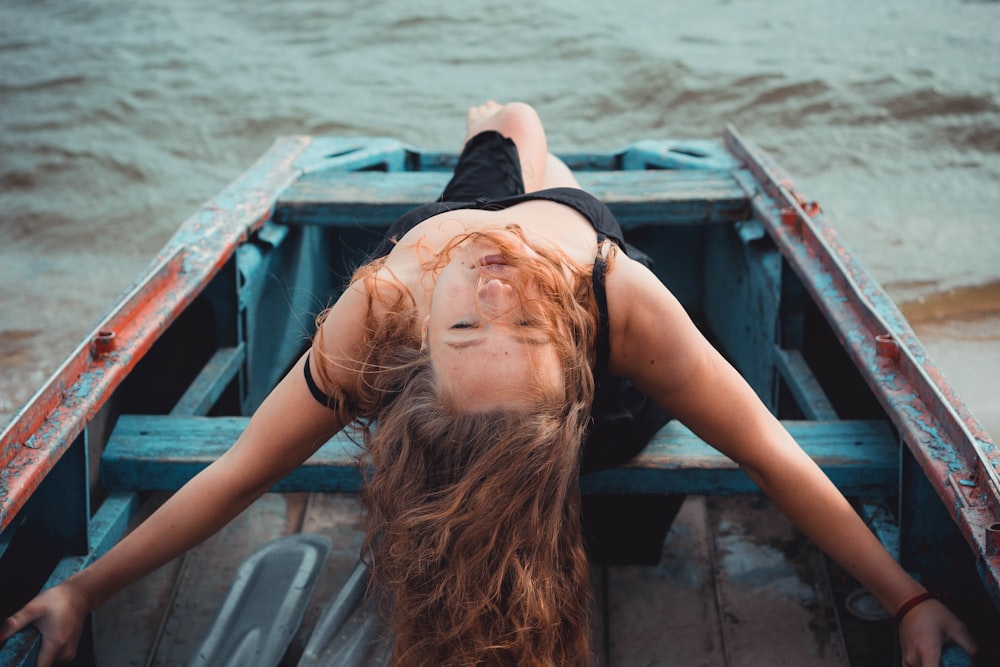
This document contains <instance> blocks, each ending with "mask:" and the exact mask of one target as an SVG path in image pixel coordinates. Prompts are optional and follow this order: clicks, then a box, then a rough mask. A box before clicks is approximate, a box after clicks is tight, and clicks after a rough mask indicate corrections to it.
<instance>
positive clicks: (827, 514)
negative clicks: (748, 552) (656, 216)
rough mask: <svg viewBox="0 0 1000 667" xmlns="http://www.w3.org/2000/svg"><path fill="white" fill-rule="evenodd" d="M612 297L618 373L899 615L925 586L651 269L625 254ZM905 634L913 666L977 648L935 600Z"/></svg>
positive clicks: (918, 611)
mask: <svg viewBox="0 0 1000 667" xmlns="http://www.w3.org/2000/svg"><path fill="white" fill-rule="evenodd" d="M608 302H609V307H610V309H611V310H610V321H611V327H612V328H611V349H612V358H611V370H612V372H613V373H615V374H620V375H623V376H625V377H628V378H630V379H631V380H632V382H633V383H634V384H635V385H636V386H637V387H638V388H639V389H641V390H642V391H644V392H646V394H647V395H649V396H650V397H652V398H653V399H654V400H656V401H657V402H659V403H660V404H661V405H663V407H664V408H665V409H667V410H668V411H669V412H670V413H671V414H673V415H675V416H676V417H677V418H678V419H680V420H681V421H682V422H683V423H684V424H685V425H686V426H688V427H689V428H690V429H691V430H692V431H694V432H695V433H696V434H698V436H699V437H701V438H702V439H703V440H705V441H706V442H708V443H709V444H711V445H713V446H714V447H716V448H717V449H719V450H720V451H721V452H722V453H723V454H725V455H727V456H728V457H730V458H731V459H733V460H734V461H735V462H737V463H738V464H739V465H740V466H741V467H742V468H743V469H744V470H745V471H746V472H747V474H748V475H749V476H750V477H751V478H752V479H753V480H754V482H756V483H757V484H758V485H759V486H760V487H761V489H762V490H763V491H764V492H765V493H767V495H768V496H769V497H770V498H771V499H772V500H773V501H774V503H775V504H776V505H777V506H778V507H779V508H780V509H781V510H782V511H783V512H784V513H785V514H786V515H787V516H788V517H789V518H790V519H791V520H792V522H793V523H795V525H796V526H797V527H798V528H799V529H800V530H802V532H803V533H805V534H806V535H807V536H808V537H809V538H810V539H811V540H812V541H813V542H815V543H816V544H817V545H818V546H819V547H820V548H822V549H823V550H824V551H825V552H826V553H828V554H829V555H830V556H831V557H832V558H833V559H834V560H836V561H837V562H838V563H839V564H840V565H841V566H842V567H844V568H845V569H846V570H847V571H848V572H850V573H851V574H852V575H853V576H854V577H855V578H856V579H857V580H858V581H860V582H861V583H862V584H863V585H864V586H866V587H867V588H868V589H869V590H870V591H871V592H872V594H873V595H875V597H877V598H878V599H879V601H880V602H881V603H882V605H883V606H884V607H885V608H886V609H887V610H889V611H890V612H893V613H895V612H897V610H899V609H900V607H902V606H903V605H904V604H905V603H906V601H907V600H910V599H912V598H913V597H914V596H915V595H918V594H920V593H923V592H924V589H923V587H922V586H921V585H920V584H919V583H917V582H916V581H915V580H914V579H913V578H912V577H910V576H909V575H908V574H907V573H906V572H905V571H904V570H903V569H902V568H901V567H900V566H899V565H898V564H897V563H896V562H895V560H893V558H892V557H891V556H890V555H889V554H888V552H886V550H885V549H884V548H883V547H882V545H881V543H880V542H879V541H878V539H877V538H876V537H875V536H874V535H873V534H872V533H871V531H870V530H868V527H867V526H866V525H865V524H864V522H863V521H862V520H861V518H860V517H859V516H858V515H857V513H856V512H855V511H854V509H853V508H852V507H851V505H850V503H848V501H847V500H846V499H845V498H844V497H843V495H842V494H841V493H840V492H839V490H838V489H837V488H836V487H835V486H834V485H833V483H832V482H830V480H829V479H828V478H827V477H826V475H825V474H824V473H823V472H822V471H821V470H820V468H819V466H817V465H816V463H815V462H813V461H812V459H810V458H809V456H808V455H807V454H806V453H805V452H804V451H803V450H802V449H801V448H800V447H799V446H798V444H797V443H796V442H795V441H794V440H793V439H792V437H791V436H790V435H789V434H788V432H787V431H786V430H785V428H784V427H783V426H782V425H781V423H780V422H779V421H778V420H777V419H776V418H775V417H774V416H773V415H772V414H771V412H770V411H769V410H768V409H767V408H766V406H764V404H763V403H762V402H761V401H760V399H759V398H758V396H757V395H756V393H755V392H754V391H753V389H752V388H751V387H750V386H749V385H748V384H747V383H746V381H745V380H744V379H743V378H742V377H741V376H740V375H739V373H738V372H737V371H736V370H735V369H734V368H733V367H732V366H731V365H730V364H729V363H728V362H727V361H726V360H725V359H724V358H723V357H722V356H721V355H720V354H719V353H718V352H717V351H716V350H715V349H714V348H713V347H712V345H711V344H710V343H709V342H708V341H707V340H706V339H705V338H704V337H703V336H702V335H701V333H700V332H699V331H698V330H697V328H696V327H695V326H694V324H693V323H692V322H691V320H690V318H689V317H688V316H687V314H686V313H685V312H684V309H683V308H682V307H681V305H680V304H679V303H678V302H677V300H676V299H675V298H674V297H673V295H672V294H670V292H669V291H668V290H667V289H666V288H665V287H664V286H663V285H662V284H661V283H660V281H659V280H658V279H657V278H656V277H655V276H654V275H653V274H652V273H651V272H649V271H648V270H647V269H646V268H645V267H643V266H641V265H640V264H638V263H636V262H634V261H632V260H629V259H628V258H626V257H619V259H618V261H617V262H616V264H615V267H614V270H613V271H612V272H611V274H610V275H609V277H608ZM900 640H901V643H902V646H903V655H904V661H905V662H904V664H905V665H907V666H908V667H931V666H933V667H937V666H938V662H939V659H940V653H941V649H942V646H943V644H945V643H947V642H948V641H954V642H956V643H958V644H959V645H961V646H962V647H963V648H965V649H966V650H968V651H970V652H973V651H974V650H975V644H974V641H973V639H972V637H971V636H970V635H969V633H968V631H967V630H966V629H965V627H964V626H963V625H962V623H961V622H960V621H959V620H958V619H957V618H955V617H954V615H952V614H951V612H950V611H948V609H947V608H946V607H944V605H941V604H940V603H938V602H937V601H927V602H924V603H922V604H920V605H918V606H917V607H915V608H914V609H913V610H912V611H911V612H910V613H908V614H907V615H906V617H905V619H904V621H903V623H902V626H901V628H900Z"/></svg>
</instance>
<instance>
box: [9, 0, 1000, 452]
mask: <svg viewBox="0 0 1000 667" xmlns="http://www.w3.org/2000/svg"><path fill="white" fill-rule="evenodd" d="M486 97H493V98H496V99H501V100H510V99H523V100H526V101H530V102H532V103H533V104H535V105H536V106H537V107H538V108H539V110H540V112H541V114H542V116H543V118H544V119H545V120H546V122H547V125H548V127H549V130H550V138H551V144H552V147H553V148H554V149H555V150H587V149H611V148H616V147H618V146H621V145H624V144H626V143H629V142H631V141H633V140H636V139H639V138H644V137H692V136H700V137H704V136H709V135H717V134H718V133H719V131H720V130H721V128H722V127H723V126H724V125H725V124H726V123H733V124H734V125H736V126H737V127H738V129H739V130H740V131H741V132H742V133H743V134H744V135H745V136H747V137H748V138H750V139H752V140H754V141H757V142H758V143H760V144H762V145H764V146H765V147H766V148H767V149H768V150H769V151H771V152H772V154H774V156H775V157H776V158H777V159H778V160H779V162H780V163H781V164H782V165H783V166H784V167H785V168H786V169H787V170H788V171H789V172H790V173H791V174H792V175H793V176H794V177H795V178H796V180H797V183H798V185H799V186H800V188H801V189H802V190H803V191H805V192H806V193H807V194H809V195H810V196H811V197H813V198H815V199H817V200H818V201H819V202H820V203H821V204H822V205H823V207H824V209H825V211H826V212H827V215H828V216H829V217H830V218H832V220H833V222H834V223H835V224H836V226H837V228H838V229H839V230H840V233H841V237H842V238H843V239H844V240H845V241H846V242H847V244H848V245H849V246H850V247H851V248H852V249H853V250H854V251H855V252H856V253H857V254H858V255H859V256H860V258H861V260H862V261H863V262H864V263H865V264H866V265H867V267H868V268H869V270H870V271H871V272H872V273H873V274H874V275H875V277H876V278H877V279H878V280H880V281H881V282H882V283H883V284H884V285H885V286H886V287H887V289H888V290H889V292H890V294H892V295H893V296H894V297H895V298H897V299H898V300H900V301H903V302H906V304H907V305H906V307H905V310H906V311H907V312H908V313H912V314H913V315H914V317H915V319H917V320H919V326H918V327H917V329H918V333H920V334H921V335H922V336H923V337H925V339H926V342H927V343H928V348H929V349H930V352H931V354H932V356H933V357H934V358H935V359H937V361H938V363H939V365H940V366H942V367H943V368H944V370H945V373H946V374H947V375H948V376H949V377H951V378H952V381H953V382H954V384H955V385H956V387H957V388H958V391H959V393H960V394H961V395H963V396H964V397H965V398H966V400H967V401H968V402H969V403H970V405H971V406H972V408H973V411H974V412H976V413H977V414H979V415H980V417H981V418H982V419H983V420H984V422H986V425H987V428H988V430H990V431H991V432H992V433H994V434H997V433H1000V417H998V416H997V406H998V404H1000V398H998V397H997V396H996V393H997V392H996V391H995V390H996V381H995V380H994V378H996V377H998V376H1000V315H998V311H1000V287H998V285H1000V221H998V220H997V217H998V215H997V211H998V210H1000V187H998V185H997V184H998V183H1000V4H998V3H996V2H961V1H960V0H880V1H879V2H877V3H870V2H868V3H863V2H856V1H853V0H848V1H846V2H839V3H834V2H819V1H818V0H814V1H809V2H801V1H799V2H792V1H788V0H776V1H775V0H746V1H743V2H727V1H722V0H715V1H712V0H683V1H672V2H660V1H654V0H619V1H618V2H615V3H613V4H610V5H609V4H608V3H599V2H593V1H587V2H580V3H564V2H531V3H518V2H511V3H504V4H502V5H496V6H482V5H480V3H461V4H460V3H443V2H437V1H435V2H429V1H427V2H418V1H412V0H387V1H384V2H378V3H356V2H349V1H346V0H345V1H342V2H327V1H323V0H299V1H297V2H295V3H273V2H257V1H253V0H248V1H243V0H240V1H236V0H217V1H216V2H213V3H202V2H197V1H195V0H190V1H180V0H177V1H170V2H168V1H166V0H163V1H161V2H155V1H149V2H143V3H133V2H128V1H126V0H106V1H96V2H88V3H64V2H54V1H53V2H5V3H4V4H3V5H2V6H0V204H2V205H0V369H2V370H0V421H2V419H3V418H4V417H5V416H7V415H9V414H10V413H11V412H13V410H14V409H16V407H17V406H18V405H20V404H21V403H22V402H23V401H24V400H26V399H27V398H28V397H29V396H30V395H31V393H32V392H33V391H34V389H35V388H36V387H37V386H39V385H40V384H41V383H42V382H43V381H44V379H45V377H47V376H48V375H49V374H50V373H51V372H52V371H53V370H55V368H56V367H57V366H58V364H59V363H60V360H61V359H62V357H63V356H64V355H65V354H67V353H68V352H69V351H70V350H72V349H73V348H74V347H75V345H76V343H77V341H78V340H79V338H80V337H81V336H82V335H83V334H84V333H85V332H87V331H88V330H89V329H90V327H91V326H92V325H93V323H94V322H95V321H96V320H97V319H98V317H99V316H100V315H101V314H102V313H103V312H104V309H105V308H106V306H107V305H108V304H109V303H111V301H112V299H113V298H114V297H115V296H116V295H117V294H118V293H119V292H120V291H121V290H122V289H123V288H124V287H125V286H126V285H127V284H128V282H129V281H130V280H131V279H132V278H133V277H134V276H135V274H136V273H137V272H138V271H139V270H140V269H142V268H143V267H144V266H145V264H146V262H147V261H148V259H149V258H150V257H151V256H152V255H153V254H154V252H155V251H156V250H157V249H158V248H159V247H160V245H161V244H162V243H163V242H164V241H165V240H166V238H167V237H168V236H169V235H170V234H171V233H172V231H173V230H174V229H175V228H176V226H177V225H178V224H179V223H180V222H181V221H182V220H183V219H184V218H186V217H187V216H188V215H189V214H190V213H192V212H193V211H194V210H195V209H196V208H197V206H198V205H199V204H200V203H201V202H202V201H204V200H205V199H207V198H208V197H210V196H211V195H212V194H214V193H215V192H216V191H217V190H219V189H220V188H221V187H222V186H223V185H224V184H225V183H227V182H228V181H229V180H231V179H232V178H234V177H235V176H236V175H238V174H239V173H240V172H241V171H243V169H245V168H246V167H247V166H248V165H249V164H250V162H251V161H252V160H253V159H255V158H256V157H257V156H258V155H260V154H261V153H262V152H263V151H264V150H265V148H266V147H267V146H268V145H269V144H270V143H271V141H272V140H273V138H274V137H275V136H277V135H281V134H349V135H358V134H376V135H391V136H395V137H399V138H401V139H403V140H405V141H408V142H410V143H412V144H414V145H417V146H421V147H428V148H447V147H453V146H455V145H456V144H457V142H458V141H459V140H460V138H461V132H462V125H461V118H462V114H463V110H464V109H465V107H467V106H468V105H469V104H471V103H473V102H476V101H478V100H480V99H482V98H486ZM928 313H929V314H928ZM970 332H975V333H974V336H975V339H974V341H971V342H970V339H969V335H971V333H970Z"/></svg>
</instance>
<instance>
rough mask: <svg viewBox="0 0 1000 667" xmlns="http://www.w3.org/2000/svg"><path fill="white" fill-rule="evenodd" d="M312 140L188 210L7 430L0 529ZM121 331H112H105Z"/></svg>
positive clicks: (245, 231)
mask: <svg viewBox="0 0 1000 667" xmlns="http://www.w3.org/2000/svg"><path fill="white" fill-rule="evenodd" d="M310 141H311V139H310V138H308V137H288V138H285V139H281V140H278V141H277V142H275V144H274V146H272V148H271V149H270V150H269V151H268V152H267V153H266V154H265V155H264V156H263V157H262V158H261V159H260V160H259V161H258V162H257V163H255V164H254V165H253V166H252V167H251V168H250V169H249V170H248V171H247V172H246V173H244V174H243V175H242V176H241V177H240V178H238V179H237V180H235V181H234V182H233V183H232V184H230V185H229V186H228V187H227V188H226V189H225V190H223V191H222V192H221V193H220V194H218V195H217V196H216V197H214V198H213V199H212V200H210V201H209V202H208V203H207V204H205V206H204V207H203V208H202V209H201V210H200V211H199V212H198V213H197V214H195V216H193V217H192V218H190V219H189V220H187V221H186V222H185V223H184V224H183V225H182V226H181V228H180V229H179V230H178V232H177V233H176V234H175V235H174V237H173V238H172V239H171V240H170V241H168V243H167V244H166V246H165V247H164V249H163V250H162V251H161V252H160V254H159V255H158V256H157V257H156V259H155V260H154V261H153V263H152V264H151V265H150V268H149V269H148V270H147V271H146V273H145V274H144V276H143V278H142V279H141V280H140V281H139V282H138V283H137V285H136V287H134V288H133V289H132V290H130V292H129V293H127V294H126V295H124V296H123V297H122V298H121V299H120V300H119V302H118V304H117V305H116V307H115V308H113V309H112V314H111V315H110V316H109V317H108V318H106V319H105V320H104V321H103V322H101V323H100V324H99V325H98V326H97V327H96V328H95V330H94V331H93V332H92V333H91V334H89V335H88V336H86V338H85V339H84V342H83V343H81V344H80V345H79V346H78V347H77V349H76V350H75V351H74V352H73V354H72V355H70V357H69V358H68V359H67V361H66V362H65V363H64V364H63V365H62V367H60V368H59V369H58V370H57V371H56V372H55V374H53V376H52V377H51V378H50V379H49V380H48V382H46V384H45V385H44V386H43V387H42V388H41V389H40V390H39V391H38V392H37V393H36V394H35V395H34V396H33V397H32V398H31V399H30V400H29V401H28V403H26V404H25V406H24V407H22V408H21V409H20V410H19V411H18V412H17V414H15V415H14V418H13V419H12V420H11V421H10V422H8V424H7V426H6V427H5V428H4V430H3V432H2V434H0V467H2V470H0V530H2V529H4V528H6V527H7V526H8V525H9V524H10V522H11V520H12V519H13V518H14V516H16V514H17V512H18V511H19V510H20V509H21V507H22V506H23V505H24V503H25V502H26V501H27V499H28V498H29V497H30V496H31V494H32V493H33V492H34V491H35V489H37V488H38V486H39V484H40V483H41V482H42V480H43V479H44V478H45V476H46V475H47V474H48V472H49V471H50V470H51V469H52V467H53V466H54V465H55V463H56V462H57V461H58V460H59V459H60V457H61V456H62V455H63V453H64V452H65V451H66V449H67V448H68V447H69V446H70V444H72V442H73V441H74V439H75V438H77V436H79V435H80V433H82V432H83V429H84V428H85V427H86V425H87V423H88V421H90V420H91V419H92V418H93V417H94V415H95V414H97V411H98V410H100V408H101V407H102V406H103V405H104V402H105V401H106V400H107V398H108V397H109V396H110V395H111V393H112V392H113V391H114V390H115V389H116V388H117V387H118V386H119V385H120V384H121V382H122V381H123V380H124V379H125V378H126V377H127V376H128V374H129V372H130V371H131V370H132V369H133V368H134V367H135V365H136V364H137V363H138V362H139V360H140V359H142V357H143V356H144V355H145V354H146V352H148V351H149V349H150V348H151V347H152V345H153V343H154V342H155V341H156V340H157V338H159V336H160V335H161V334H162V333H163V332H164V331H165V330H166V329H167V327H168V326H169V324H170V323H171V322H173V321H174V319H175V318H176V317H177V316H178V315H179V314H180V313H181V312H182V311H183V310H184V308H185V307H186V306H187V305H188V304H189V303H190V302H191V301H193V300H194V298H195V297H196V296H197V295H198V293H199V292H200V291H201V290H202V289H203V288H204V286H205V285H207V284H208V282H209V281H210V280H211V279H212V277H213V276H215V274H216V273H218V271H219V270H220V269H221V268H222V267H223V265H224V264H225V263H226V261H227V260H228V258H229V257H231V256H232V254H233V253H234V252H235V250H236V247H237V246H238V245H239V244H240V243H242V242H244V241H245V240H246V239H247V237H248V235H249V234H250V233H251V232H252V231H253V230H255V229H257V228H259V227H260V226H261V225H262V224H263V223H264V221H265V220H267V219H268V217H270V212H271V209H272V208H273V205H274V200H275V198H276V196H277V194H278V192H280V191H281V189H283V188H284V187H285V186H286V185H287V184H288V183H289V182H291V180H292V179H293V178H294V177H295V176H296V175H297V174H298V173H299V171H300V170H298V169H297V168H295V167H294V166H293V163H294V162H295V161H296V160H297V159H298V157H299V156H300V155H301V154H302V152H303V151H304V150H305V148H306V147H307V146H308V144H309V142H310ZM111 332H113V334H114V335H113V337H111V336H107V335H104V334H106V333H111Z"/></svg>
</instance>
